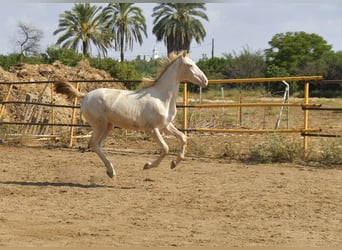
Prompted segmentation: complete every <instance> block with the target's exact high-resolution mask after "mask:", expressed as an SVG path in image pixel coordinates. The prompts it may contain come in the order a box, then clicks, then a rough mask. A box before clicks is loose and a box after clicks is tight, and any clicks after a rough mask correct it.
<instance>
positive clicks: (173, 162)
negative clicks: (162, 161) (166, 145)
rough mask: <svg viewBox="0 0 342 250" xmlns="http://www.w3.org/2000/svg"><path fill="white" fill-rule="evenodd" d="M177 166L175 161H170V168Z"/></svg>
mask: <svg viewBox="0 0 342 250" xmlns="http://www.w3.org/2000/svg"><path fill="white" fill-rule="evenodd" d="M176 166H177V162H176V161H171V169H174V168H175V167H176Z"/></svg>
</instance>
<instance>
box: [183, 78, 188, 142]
mask: <svg viewBox="0 0 342 250" xmlns="http://www.w3.org/2000/svg"><path fill="white" fill-rule="evenodd" d="M183 105H184V108H183V129H184V134H185V135H187V131H186V129H187V128H188V108H187V107H185V106H186V105H188V86H187V83H184V85H183Z"/></svg>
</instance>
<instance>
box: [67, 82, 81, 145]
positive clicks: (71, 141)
mask: <svg viewBox="0 0 342 250" xmlns="http://www.w3.org/2000/svg"><path fill="white" fill-rule="evenodd" d="M79 88H80V83H79V82H77V83H76V89H77V90H79ZM73 105H74V106H76V105H77V97H75V98H74V101H73ZM75 116H76V108H72V114H71V125H74V124H75ZM73 139H74V126H71V127H70V140H69V147H72V143H73Z"/></svg>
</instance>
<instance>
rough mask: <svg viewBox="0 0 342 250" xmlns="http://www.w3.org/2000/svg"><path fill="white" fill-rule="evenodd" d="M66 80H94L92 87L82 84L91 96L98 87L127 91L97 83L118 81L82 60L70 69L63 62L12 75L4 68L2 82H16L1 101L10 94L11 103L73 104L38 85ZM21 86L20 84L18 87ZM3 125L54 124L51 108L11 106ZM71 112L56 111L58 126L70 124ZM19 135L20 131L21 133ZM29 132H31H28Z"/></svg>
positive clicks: (17, 69)
mask: <svg viewBox="0 0 342 250" xmlns="http://www.w3.org/2000/svg"><path fill="white" fill-rule="evenodd" d="M61 78H62V79H66V80H94V82H90V83H82V84H81V86H80V90H81V91H84V92H88V91H90V90H92V89H95V88H98V87H100V86H101V87H108V88H119V89H123V88H124V87H123V85H122V84H121V83H116V82H115V83H113V82H108V83H103V82H101V83H97V82H96V81H97V80H114V78H113V77H112V76H111V75H110V74H109V73H107V72H106V71H104V70H99V69H96V68H93V67H91V66H90V64H89V61H88V60H86V59H85V60H81V61H80V62H79V63H78V64H77V65H76V66H75V67H69V66H66V65H64V64H62V63H61V62H60V61H55V62H54V63H53V64H51V65H49V64H17V65H15V66H12V67H11V68H10V69H9V70H8V71H6V70H4V69H3V68H1V67H0V82H13V83H14V84H13V85H12V88H11V89H10V85H3V84H2V85H0V100H4V98H5V97H6V96H7V95H8V94H9V96H8V100H7V101H30V102H40V103H56V104H69V105H70V104H71V103H70V102H69V101H67V100H65V98H64V97H63V96H61V95H56V94H55V93H54V91H53V90H52V89H51V88H53V85H52V83H37V82H41V81H55V80H57V79H61ZM19 82H32V84H19ZM15 83H17V84H15ZM0 116H1V119H2V120H3V121H20V122H45V123H46V122H52V121H51V116H52V115H51V108H50V107H42V106H38V105H24V104H7V105H6V108H5V109H4V110H3V114H0ZM69 117H70V109H64V110H63V109H56V113H55V114H54V118H53V119H55V122H56V121H62V122H70V119H69ZM66 119H67V120H66ZM18 132H19V131H18ZM26 132H28V131H26Z"/></svg>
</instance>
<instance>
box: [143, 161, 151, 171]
mask: <svg viewBox="0 0 342 250" xmlns="http://www.w3.org/2000/svg"><path fill="white" fill-rule="evenodd" d="M151 165H152V164H151V163H150V162H148V163H146V164H145V166H144V169H145V170H146V169H150V168H151Z"/></svg>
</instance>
